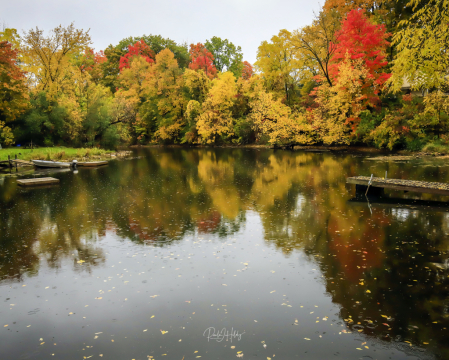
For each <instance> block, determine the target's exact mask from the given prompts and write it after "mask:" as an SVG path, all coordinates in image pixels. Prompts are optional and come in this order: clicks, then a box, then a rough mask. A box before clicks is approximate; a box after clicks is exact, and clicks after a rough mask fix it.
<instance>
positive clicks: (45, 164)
mask: <svg viewBox="0 0 449 360" xmlns="http://www.w3.org/2000/svg"><path fill="white" fill-rule="evenodd" d="M31 161H32V162H33V164H34V166H37V167H42V168H69V167H70V165H71V164H70V163H68V162H59V161H48V160H31Z"/></svg>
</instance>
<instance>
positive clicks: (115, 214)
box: [0, 148, 449, 360]
mask: <svg viewBox="0 0 449 360" xmlns="http://www.w3.org/2000/svg"><path fill="white" fill-rule="evenodd" d="M135 155H136V156H138V158H135V159H131V160H124V161H112V162H111V163H110V164H109V165H108V166H105V167H102V168H96V169H84V168H80V169H79V170H78V172H76V173H74V172H72V171H62V172H54V173H51V176H53V177H57V178H59V179H60V180H61V181H60V184H59V185H54V186H48V187H44V188H30V189H27V188H20V187H18V186H17V184H16V178H15V177H10V176H8V177H6V178H5V177H3V178H1V179H0V180H1V184H0V202H1V203H0V359H2V360H3V359H49V358H55V359H57V358H59V359H87V358H92V359H94V358H95V359H99V358H104V359H136V360H137V359H148V358H150V359H179V360H181V359H186V360H187V359H196V358H200V357H201V358H202V359H233V358H236V357H243V358H254V359H269V358H271V359H273V360H276V359H331V358H332V359H333V358H335V359H339V358H340V359H447V358H449V336H448V328H449V287H448V286H449V271H448V250H449V249H448V245H449V238H448V235H449V227H448V225H449V222H448V220H449V215H448V211H449V207H447V206H446V201H447V200H449V198H447V197H441V196H431V195H425V194H424V195H415V194H411V193H406V194H404V193H400V192H393V191H391V192H387V193H386V194H385V197H384V198H383V199H373V198H371V199H370V202H369V203H368V202H366V200H365V199H356V198H355V189H354V186H353V185H347V184H345V178H346V177H347V176H355V175H367V176H369V175H370V174H371V173H374V174H375V176H383V174H384V173H385V171H386V170H387V171H388V175H389V177H392V178H393V177H395V178H404V179H414V180H427V181H442V182H448V181H449V167H448V166H447V165H446V164H445V163H436V162H435V163H430V164H426V165H424V164H422V163H419V162H400V163H377V162H373V161H369V160H366V156H365V155H357V154H345V153H315V152H305V151H298V152H289V151H274V150H253V149H182V148H152V149H143V150H139V151H136V154H135ZM25 176H28V177H29V176H33V175H31V174H28V175H25ZM47 176H48V175H47ZM214 329H215V330H214Z"/></svg>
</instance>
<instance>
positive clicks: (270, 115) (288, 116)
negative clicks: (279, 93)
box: [249, 91, 316, 146]
mask: <svg viewBox="0 0 449 360" xmlns="http://www.w3.org/2000/svg"><path fill="white" fill-rule="evenodd" d="M249 118H250V120H251V121H252V122H253V124H254V128H255V130H256V131H257V132H258V133H259V136H260V135H265V136H267V137H268V139H269V140H268V142H269V143H270V144H272V145H289V146H291V145H296V144H304V145H306V144H313V143H315V142H316V136H315V133H314V130H313V128H312V126H311V125H310V124H309V123H308V122H307V120H306V118H305V116H304V115H303V114H299V113H295V114H292V111H291V109H290V107H288V106H286V105H285V104H283V103H281V102H280V101H279V100H277V101H276V100H274V99H273V95H272V94H270V93H267V92H265V91H261V92H259V93H258V94H257V96H256V98H255V99H254V100H253V101H252V102H251V113H250V115H249Z"/></svg>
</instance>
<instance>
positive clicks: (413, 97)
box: [0, 0, 449, 150]
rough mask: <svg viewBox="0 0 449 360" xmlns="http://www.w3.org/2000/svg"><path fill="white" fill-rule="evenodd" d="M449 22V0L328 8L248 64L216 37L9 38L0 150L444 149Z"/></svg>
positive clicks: (448, 119)
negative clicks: (101, 42) (108, 41)
mask: <svg viewBox="0 0 449 360" xmlns="http://www.w3.org/2000/svg"><path fill="white" fill-rule="evenodd" d="M448 21H449V0H430V1H429V0H411V1H410V2H409V0H405V1H404V0H382V1H374V0H365V1H363V0H361V1H360V0H358V1H355V2H350V3H347V2H344V1H342V0H327V1H326V2H325V4H324V6H323V8H322V9H321V11H320V12H319V13H318V14H317V15H316V16H315V18H314V19H313V21H312V23H311V24H310V25H308V26H305V27H303V28H300V29H298V30H295V31H292V32H290V31H288V30H281V31H280V32H279V34H278V35H275V36H273V37H272V38H271V40H270V41H263V42H262V43H261V45H260V46H259V49H258V53H257V61H256V63H255V64H253V65H251V64H249V63H248V62H246V61H243V54H242V50H241V48H240V47H239V46H236V45H234V44H233V43H232V42H230V41H228V40H227V39H225V40H223V39H221V38H218V37H213V38H211V39H209V40H207V41H206V42H205V43H204V44H202V43H197V44H190V45H189V46H188V45H187V44H178V43H176V42H175V41H173V40H170V39H168V38H163V37H162V36H160V35H148V36H146V35H144V36H142V37H129V38H126V39H123V40H122V41H120V42H119V43H118V44H117V45H115V46H114V45H109V46H108V47H107V48H106V49H105V50H103V51H99V52H95V51H94V50H93V49H92V48H91V47H90V44H91V38H90V36H89V33H88V32H86V31H84V30H80V29H76V28H75V26H74V25H73V24H71V25H69V26H67V27H63V26H59V27H57V28H55V29H53V30H52V31H50V32H49V33H48V34H47V35H46V34H44V32H43V31H42V30H40V29H39V28H35V29H32V30H29V31H28V32H26V33H24V34H22V35H19V34H18V33H17V31H16V30H15V29H9V28H7V29H4V30H3V32H1V33H0V90H1V91H0V143H1V144H2V145H13V144H15V143H20V144H25V143H28V142H31V141H32V142H33V143H35V144H40V145H45V146H52V145H71V146H102V147H114V146H116V145H118V144H149V143H170V144H171V143H188V144H224V143H230V144H245V143H261V144H266V143H269V144H273V145H295V144H356V143H357V144H368V145H375V146H378V147H388V148H390V149H393V148H400V147H402V148H408V149H410V150H420V149H421V148H423V147H424V146H428V147H429V146H433V147H434V148H435V146H436V147H438V146H440V147H443V148H444V147H445V146H446V145H447V142H448V137H447V132H448V126H449V100H448V97H447V96H446V95H445V93H446V92H448V91H449V86H448V81H447V72H448V69H449V57H448V55H447V51H446V47H445V46H442V44H447V42H448V41H449V31H447V22H448ZM423 23H426V24H428V25H429V26H426V27H422V26H421V25H420V24H423ZM419 95H421V96H419ZM422 95H425V96H422Z"/></svg>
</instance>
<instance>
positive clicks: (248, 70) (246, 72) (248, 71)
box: [242, 61, 254, 80]
mask: <svg viewBox="0 0 449 360" xmlns="http://www.w3.org/2000/svg"><path fill="white" fill-rule="evenodd" d="M253 74H254V70H253V67H252V65H251V64H250V63H249V62H248V61H244V62H243V70H242V78H244V79H245V80H249V79H250V78H251V76H253Z"/></svg>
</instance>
